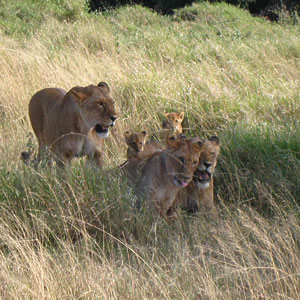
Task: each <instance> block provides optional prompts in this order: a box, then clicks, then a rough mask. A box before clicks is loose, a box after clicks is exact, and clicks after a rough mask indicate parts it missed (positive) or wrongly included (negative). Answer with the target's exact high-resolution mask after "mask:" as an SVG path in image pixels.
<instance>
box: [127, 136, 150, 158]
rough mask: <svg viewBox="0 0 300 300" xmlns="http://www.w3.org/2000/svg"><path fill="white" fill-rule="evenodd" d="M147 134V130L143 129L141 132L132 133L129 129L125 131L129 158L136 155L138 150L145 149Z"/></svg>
mask: <svg viewBox="0 0 300 300" xmlns="http://www.w3.org/2000/svg"><path fill="white" fill-rule="evenodd" d="M146 135H147V133H146V131H142V132H140V133H130V132H129V131H126V132H125V134H124V136H125V142H126V144H127V146H128V148H127V159H130V158H133V157H135V156H136V155H137V153H138V152H140V151H143V150H144V146H145V142H146Z"/></svg>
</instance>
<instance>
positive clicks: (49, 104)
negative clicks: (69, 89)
mask: <svg viewBox="0 0 300 300" xmlns="http://www.w3.org/2000/svg"><path fill="white" fill-rule="evenodd" d="M65 94H66V91H65V90H63V89H60V88H46V89H42V90H40V91H38V92H36V93H35V94H34V95H33V96H32V98H31V100H30V102H29V118H30V122H31V125H32V128H33V131H34V132H35V134H36V136H37V137H38V139H39V141H40V142H41V141H42V140H44V138H43V137H42V136H43V128H44V122H45V121H46V120H47V118H46V114H49V113H51V111H54V110H55V108H57V107H58V105H59V104H60V102H61V100H62V99H63V97H64V95H65Z"/></svg>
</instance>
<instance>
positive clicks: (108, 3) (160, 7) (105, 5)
mask: <svg viewBox="0 0 300 300" xmlns="http://www.w3.org/2000/svg"><path fill="white" fill-rule="evenodd" d="M192 2H193V0H89V3H90V9H91V10H92V11H97V10H100V11H105V10H108V9H111V8H114V7H118V6H122V5H131V4H141V5H144V6H146V7H149V8H152V9H154V10H156V11H157V12H160V13H162V14H172V13H173V10H174V9H176V8H181V7H184V6H185V5H190V4H192Z"/></svg>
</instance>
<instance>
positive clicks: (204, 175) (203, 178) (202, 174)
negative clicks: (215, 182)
mask: <svg viewBox="0 0 300 300" xmlns="http://www.w3.org/2000/svg"><path fill="white" fill-rule="evenodd" d="M210 180H211V173H209V172H208V171H207V170H205V171H201V170H197V171H196V172H195V174H194V181H196V182H199V183H207V182H210Z"/></svg>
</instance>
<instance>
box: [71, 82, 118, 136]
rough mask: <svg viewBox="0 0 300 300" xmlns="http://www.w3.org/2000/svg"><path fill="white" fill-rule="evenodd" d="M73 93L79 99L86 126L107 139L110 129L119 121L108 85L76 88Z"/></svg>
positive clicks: (101, 83) (102, 83)
mask: <svg viewBox="0 0 300 300" xmlns="http://www.w3.org/2000/svg"><path fill="white" fill-rule="evenodd" d="M71 92H73V95H74V96H75V97H76V98H77V99H76V100H77V102H78V103H79V105H80V112H81V117H82V118H83V120H84V122H85V124H86V126H88V127H89V129H90V130H91V129H94V130H95V132H96V133H97V134H98V135H99V136H100V137H101V138H106V137H107V136H108V134H109V127H111V126H114V125H115V121H116V119H117V114H116V111H115V107H114V100H113V99H112V97H111V96H110V89H109V87H108V85H107V84H106V83H104V82H100V83H99V84H98V85H97V86H95V85H89V86H87V87H75V88H73V89H72V90H71Z"/></svg>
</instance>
